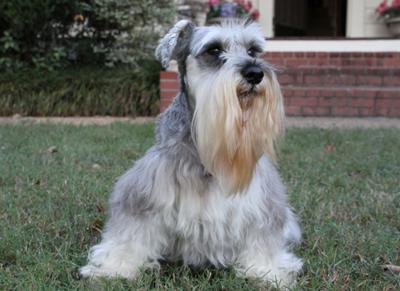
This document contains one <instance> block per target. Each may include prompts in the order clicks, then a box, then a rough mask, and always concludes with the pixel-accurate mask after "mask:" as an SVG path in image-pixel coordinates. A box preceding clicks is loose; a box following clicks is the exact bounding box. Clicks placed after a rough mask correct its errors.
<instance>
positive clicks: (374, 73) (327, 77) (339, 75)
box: [277, 66, 400, 88]
mask: <svg viewBox="0 0 400 291" xmlns="http://www.w3.org/2000/svg"><path fill="white" fill-rule="evenodd" d="M277 73H278V79H279V82H280V83H281V85H299V86H332V85H335V86H371V85H372V86H398V87H399V88H400V68H381V67H370V68H368V67H363V68H360V67H352V68H351V67H349V68H340V67H327V66H324V67H315V66H312V67H310V66H305V67H298V68H287V69H281V70H278V71H277Z"/></svg>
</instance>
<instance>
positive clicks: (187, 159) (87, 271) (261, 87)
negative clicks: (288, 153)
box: [80, 20, 302, 286]
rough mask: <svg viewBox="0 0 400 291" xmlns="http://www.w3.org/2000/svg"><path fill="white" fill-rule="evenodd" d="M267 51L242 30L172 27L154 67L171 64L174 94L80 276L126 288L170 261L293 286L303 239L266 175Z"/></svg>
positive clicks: (271, 126) (270, 136)
mask: <svg viewBox="0 0 400 291" xmlns="http://www.w3.org/2000/svg"><path fill="white" fill-rule="evenodd" d="M265 50H266V41H265V39H264V38H263V35H262V33H261V29H260V27H259V26H258V24H256V23H252V22H248V21H246V22H244V21H240V22H238V21H233V20H232V21H227V22H225V23H223V24H221V25H216V26H211V27H207V26H201V27H200V26H195V25H194V24H193V23H191V22H190V21H187V20H181V21H179V22H177V23H176V24H175V26H174V27H172V28H171V29H170V31H169V32H168V33H167V34H166V35H165V37H164V38H162V39H161V41H160V42H159V45H158V47H157V49H156V56H157V58H158V59H159V60H160V61H161V63H162V64H163V66H165V67H166V66H168V64H169V62H170V60H176V61H177V64H178V69H179V73H180V92H179V94H178V95H177V96H176V97H175V99H174V100H173V102H172V104H171V105H170V106H169V107H168V108H167V110H166V111H164V112H163V113H162V114H160V116H159V117H158V119H157V122H156V142H155V144H154V146H152V147H151V148H150V149H149V150H148V151H147V152H146V154H145V155H144V157H142V158H141V159H139V160H138V161H136V163H135V164H134V166H133V167H132V168H131V169H130V170H128V171H127V172H126V173H125V174H123V175H122V176H121V177H120V178H119V180H118V181H117V182H116V185H115V187H114V190H113V193H112V195H111V198H110V200H109V217H108V221H107V223H106V225H105V229H104V231H103V233H102V240H101V242H100V243H99V244H98V245H95V246H94V247H92V248H91V250H90V252H89V258H88V260H89V262H88V264H87V265H86V266H84V267H82V268H81V269H80V273H81V275H83V276H84V277H91V278H96V277H103V276H104V277H125V278H135V277H137V275H138V273H139V269H145V268H155V267H158V266H159V261H160V260H168V261H181V262H183V264H185V265H190V266H206V265H210V264H211V265H214V266H216V267H226V266H232V267H233V268H234V269H235V270H236V272H237V273H238V275H242V276H243V275H244V276H248V277H256V278H261V279H263V280H264V281H267V282H272V283H275V284H278V285H280V286H286V285H292V284H294V282H295V280H296V274H297V273H298V272H299V271H300V270H301V268H302V260H301V259H299V258H298V257H296V256H295V255H294V254H293V253H292V252H291V249H292V247H293V246H294V245H296V244H297V243H298V242H299V241H300V238H301V231H300V228H299V225H298V222H297V218H296V216H295V214H294V213H293V211H292V210H291V208H290V206H289V205H288V202H287V198H286V194H285V188H284V186H283V183H282V181H281V178H280V176H279V174H278V172H277V169H276V163H275V160H276V158H275V156H276V155H275V152H276V149H275V148H276V143H277V141H278V139H279V137H280V136H281V135H282V133H283V130H284V126H283V122H284V109H283V101H282V95H281V90H280V87H279V84H278V82H277V78H276V75H275V73H274V69H273V67H272V66H271V65H269V64H268V63H267V62H265V61H264V60H263V59H262V58H261V55H262V53H263V52H264V51H265Z"/></svg>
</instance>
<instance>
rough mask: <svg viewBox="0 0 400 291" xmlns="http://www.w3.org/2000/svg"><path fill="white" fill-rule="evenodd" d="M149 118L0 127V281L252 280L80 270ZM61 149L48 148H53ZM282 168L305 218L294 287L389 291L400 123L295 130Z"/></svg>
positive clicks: (147, 133) (157, 283) (26, 286)
mask: <svg viewBox="0 0 400 291" xmlns="http://www.w3.org/2000/svg"><path fill="white" fill-rule="evenodd" d="M153 140H154V138H153V126H152V125H151V124H147V125H129V124H122V123H121V124H113V125H110V126H85V127H76V126H69V125H51V124H41V125H1V126H0V221H1V227H0V290H78V289H79V290H86V289H87V290H99V289H106V290H125V289H131V290H137V289H140V288H142V289H141V290H149V289H153V290H154V289H169V290H258V289H260V288H263V287H262V285H260V283H259V282H256V281H252V280H247V279H243V278H235V275H234V272H233V271H232V270H215V269H212V268H211V269H206V270H195V269H189V268H185V267H182V266H180V265H165V266H163V267H162V269H161V270H160V271H159V272H156V271H152V272H149V271H148V272H144V273H143V275H142V276H141V277H140V278H139V279H138V280H137V281H134V282H131V281H126V280H122V279H121V280H101V281H99V282H89V281H87V280H82V279H79V277H78V273H77V269H78V267H79V266H82V265H83V264H84V263H85V261H86V254H87V250H88V248H89V246H91V245H92V244H94V243H95V242H96V241H98V239H99V229H100V228H101V225H102V223H103V222H104V219H105V212H104V207H106V204H107V197H108V194H109V192H110V189H111V186H112V184H113V182H114V181H115V178H116V177H118V176H119V175H120V174H121V173H122V172H123V171H124V170H126V169H127V168H128V167H129V166H130V165H131V164H132V162H133V161H134V160H135V159H137V158H138V157H139V156H141V155H142V154H143V153H144V151H145V150H146V149H147V148H148V147H149V146H150V145H151V144H152V142H153ZM53 146H54V147H56V151H49V148H50V147H53ZM280 156H281V158H280V171H281V174H282V176H283V178H284V180H285V183H286V185H287V187H288V193H289V195H290V200H291V204H292V206H293V207H294V208H295V210H296V212H297V213H298V215H299V217H300V219H301V225H302V229H303V231H304V240H303V243H302V245H301V246H300V247H299V248H298V249H297V250H296V252H297V253H298V255H300V256H301V257H302V258H304V262H305V264H304V273H303V274H302V275H301V276H300V277H299V280H298V281H299V283H298V286H297V289H300V290H327V289H328V290H329V289H330V290H349V289H353V290H395V289H397V288H399V287H400V275H399V274H397V275H396V274H394V273H391V272H390V271H384V270H383V268H382V267H381V265H383V264H388V263H393V264H400V253H399V251H400V249H399V247H400V182H399V179H400V178H399V174H400V131H399V130H396V129H379V130H372V129H370V130H361V129H356V130H339V129H335V130H320V129H290V130H288V132H287V135H286V138H285V141H284V143H283V144H282V150H281V154H280Z"/></svg>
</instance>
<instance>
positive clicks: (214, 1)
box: [210, 0, 219, 6]
mask: <svg viewBox="0 0 400 291" xmlns="http://www.w3.org/2000/svg"><path fill="white" fill-rule="evenodd" d="M210 5H211V6H217V5H219V0H210Z"/></svg>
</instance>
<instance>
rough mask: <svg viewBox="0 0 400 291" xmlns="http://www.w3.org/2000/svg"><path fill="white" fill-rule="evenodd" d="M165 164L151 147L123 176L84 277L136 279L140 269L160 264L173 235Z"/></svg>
mask: <svg viewBox="0 0 400 291" xmlns="http://www.w3.org/2000/svg"><path fill="white" fill-rule="evenodd" d="M165 167H166V165H165V163H163V159H162V158H160V157H159V156H158V154H157V152H155V151H153V150H150V151H148V152H147V154H146V156H145V157H143V158H142V159H141V160H139V161H138V162H137V163H136V164H135V166H134V167H133V168H131V169H130V170H128V171H127V172H126V173H125V174H124V175H123V176H121V177H120V179H119V180H118V182H117V183H116V185H115V188H114V191H113V194H112V195H111V199H110V209H109V220H108V222H107V225H106V227H105V230H104V232H103V235H102V241H101V242H100V243H99V244H98V245H96V246H94V247H92V248H91V250H90V252H89V262H88V264H87V265H86V266H84V267H82V268H81V269H80V273H81V275H82V276H84V277H125V278H134V277H136V276H137V274H138V271H139V269H140V268H148V267H154V266H158V260H159V259H160V258H162V254H163V252H164V251H165V248H166V247H167V246H168V243H169V236H170V234H169V232H168V228H167V227H166V226H165V225H166V224H165V223H166V218H165V217H164V216H163V213H164V212H163V209H165V208H166V207H168V205H169V203H170V204H172V203H173V197H172V196H170V195H172V194H170V193H172V192H171V191H168V190H169V189H168V185H164V183H167V182H166V181H167V180H166V179H162V178H160V176H161V175H162V176H163V177H165V176H166V175H167V171H166V170H165ZM157 180H158V183H156V182H155V181H157ZM169 181H170V179H169ZM161 191H162V192H161ZM160 194H162V195H160Z"/></svg>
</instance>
